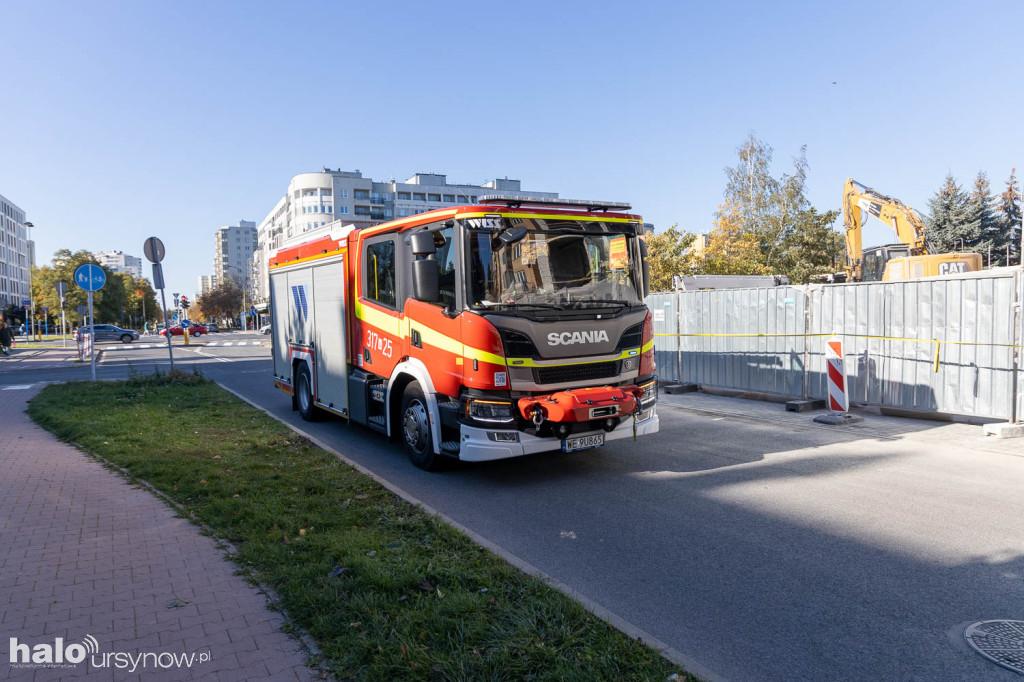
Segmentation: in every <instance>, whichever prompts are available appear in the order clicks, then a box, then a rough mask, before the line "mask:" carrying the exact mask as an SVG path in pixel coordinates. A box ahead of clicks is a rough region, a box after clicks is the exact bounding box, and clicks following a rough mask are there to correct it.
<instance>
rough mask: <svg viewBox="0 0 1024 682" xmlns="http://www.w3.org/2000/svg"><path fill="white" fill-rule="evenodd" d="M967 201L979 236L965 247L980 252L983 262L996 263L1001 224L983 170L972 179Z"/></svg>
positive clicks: (986, 175)
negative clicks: (972, 184) (972, 183)
mask: <svg viewBox="0 0 1024 682" xmlns="http://www.w3.org/2000/svg"><path fill="white" fill-rule="evenodd" d="M968 202H969V205H970V213H971V221H972V222H974V221H977V223H978V231H979V237H978V239H977V240H976V241H975V242H974V243H969V244H967V249H968V250H969V251H975V252H977V253H980V254H982V258H983V260H984V262H985V263H988V264H989V265H996V264H998V259H997V257H998V255H999V253H998V251H999V249H998V248H997V247H996V243H997V241H998V238H999V232H1000V230H1001V227H1002V226H1001V225H1000V223H999V219H998V218H997V216H996V212H995V199H994V198H993V197H992V190H991V188H990V187H989V183H988V174H987V173H985V171H979V172H978V177H976V178H975V179H974V188H973V189H972V190H971V196H970V198H969V200H968ZM990 252H991V261H990V260H989V254H990Z"/></svg>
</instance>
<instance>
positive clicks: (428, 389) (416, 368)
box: [387, 358, 441, 454]
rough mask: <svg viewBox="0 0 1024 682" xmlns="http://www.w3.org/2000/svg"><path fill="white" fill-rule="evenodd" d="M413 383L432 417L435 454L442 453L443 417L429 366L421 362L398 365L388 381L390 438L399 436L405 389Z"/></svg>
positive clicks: (431, 434)
mask: <svg viewBox="0 0 1024 682" xmlns="http://www.w3.org/2000/svg"><path fill="white" fill-rule="evenodd" d="M413 381H415V382H417V383H419V385H420V388H421V389H422V390H423V397H424V398H425V399H426V401H427V415H428V416H429V417H430V427H431V428H430V436H431V440H432V441H433V447H434V454H440V453H441V415H440V413H439V412H438V409H437V396H436V395H435V392H434V382H433V381H431V379H430V372H429V371H428V370H427V366H426V365H424V364H423V362H421V361H420V360H417V359H415V358H409V359H408V360H405V361H404V362H400V363H398V365H396V366H395V370H394V371H393V372H392V373H391V378H390V379H388V393H387V405H388V410H387V416H388V419H387V433H388V436H389V437H396V436H397V435H398V425H399V424H401V414H400V412H401V409H402V394H403V393H405V388H406V386H408V385H409V384H411V383H412V382H413Z"/></svg>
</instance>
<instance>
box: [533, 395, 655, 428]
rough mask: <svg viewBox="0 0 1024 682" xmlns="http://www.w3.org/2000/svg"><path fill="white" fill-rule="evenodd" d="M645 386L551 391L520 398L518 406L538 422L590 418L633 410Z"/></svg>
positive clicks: (599, 417) (614, 415) (613, 415)
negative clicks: (547, 393)
mask: <svg viewBox="0 0 1024 682" xmlns="http://www.w3.org/2000/svg"><path fill="white" fill-rule="evenodd" d="M643 394H644V390H643V389H642V388H640V387H638V386H623V387H621V388H613V387H611V386H595V387H593V388H572V389H569V390H567V391H558V392H557V393H551V394H549V395H533V396H529V397H526V398H520V399H519V402H518V403H517V406H518V408H519V413H520V414H521V415H523V418H524V419H530V420H532V421H533V422H534V423H535V424H540V423H542V422H544V421H552V422H589V421H594V420H596V419H611V418H616V417H624V416H629V415H631V414H633V412H635V411H636V409H637V405H639V404H640V398H641V397H643Z"/></svg>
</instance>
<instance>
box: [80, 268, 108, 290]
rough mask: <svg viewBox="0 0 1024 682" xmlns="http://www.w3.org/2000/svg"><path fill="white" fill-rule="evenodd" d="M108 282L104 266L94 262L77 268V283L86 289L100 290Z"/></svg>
mask: <svg viewBox="0 0 1024 682" xmlns="http://www.w3.org/2000/svg"><path fill="white" fill-rule="evenodd" d="M106 283H107V276H106V275H105V274H103V268H101V267H100V266H98V265H93V264H92V263H86V264H85V265H79V266H78V267H77V268H76V269H75V284H77V285H78V286H79V287H81V288H82V289H85V290H86V291H99V290H100V289H102V288H103V285H104V284H106Z"/></svg>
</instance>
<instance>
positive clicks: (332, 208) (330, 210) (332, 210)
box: [327, 204, 334, 213]
mask: <svg viewBox="0 0 1024 682" xmlns="http://www.w3.org/2000/svg"><path fill="white" fill-rule="evenodd" d="M327 212H328V213H334V207H333V206H331V205H330V204H328V206H327Z"/></svg>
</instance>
